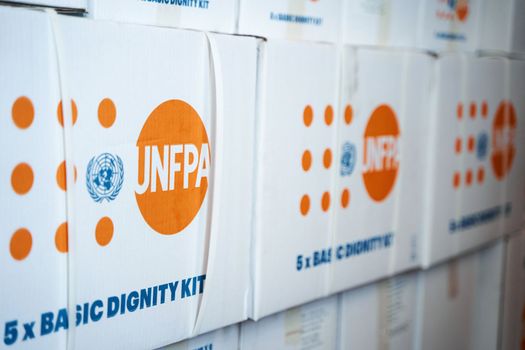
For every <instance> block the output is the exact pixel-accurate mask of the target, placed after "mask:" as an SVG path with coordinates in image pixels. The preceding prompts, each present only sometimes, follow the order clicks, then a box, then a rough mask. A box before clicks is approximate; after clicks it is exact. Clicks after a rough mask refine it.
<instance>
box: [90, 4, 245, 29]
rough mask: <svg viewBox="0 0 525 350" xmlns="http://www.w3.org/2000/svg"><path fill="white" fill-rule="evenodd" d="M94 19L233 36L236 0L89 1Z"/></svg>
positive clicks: (91, 15) (235, 19)
mask: <svg viewBox="0 0 525 350" xmlns="http://www.w3.org/2000/svg"><path fill="white" fill-rule="evenodd" d="M88 2H89V6H88V15H89V16H90V17H92V18H95V19H104V20H113V21H118V22H127V23H141V24H147V25H154V26H163V27H177V28H188V29H197V30H203V31H212V32H221V33H234V32H235V26H236V21H237V10H238V9H237V7H238V3H237V0H164V1H154V0H88Z"/></svg>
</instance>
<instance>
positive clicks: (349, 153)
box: [341, 142, 356, 176]
mask: <svg viewBox="0 0 525 350" xmlns="http://www.w3.org/2000/svg"><path fill="white" fill-rule="evenodd" d="M355 158H356V152H355V146H354V145H353V144H352V143H350V142H345V143H344V144H343V152H342V156H341V176H348V175H350V174H352V172H353V171H354V166H355V161H356V159H355Z"/></svg>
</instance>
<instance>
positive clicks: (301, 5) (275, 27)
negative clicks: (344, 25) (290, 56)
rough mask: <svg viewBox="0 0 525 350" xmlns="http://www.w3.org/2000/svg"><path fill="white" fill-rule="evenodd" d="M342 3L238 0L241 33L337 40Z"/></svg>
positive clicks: (305, 0) (269, 36)
mask: <svg viewBox="0 0 525 350" xmlns="http://www.w3.org/2000/svg"><path fill="white" fill-rule="evenodd" d="M341 6H342V4H341V2H340V1H333V0H328V1H326V0H323V1H317V0H285V1H283V0H265V1H253V0H239V27H238V34H248V35H257V36H262V37H265V38H271V39H290V40H308V41H323V42H337V41H338V40H339V32H340V19H341Z"/></svg>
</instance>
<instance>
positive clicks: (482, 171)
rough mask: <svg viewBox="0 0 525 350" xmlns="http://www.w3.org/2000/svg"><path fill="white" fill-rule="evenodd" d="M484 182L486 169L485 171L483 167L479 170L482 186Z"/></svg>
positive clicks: (479, 180)
mask: <svg viewBox="0 0 525 350" xmlns="http://www.w3.org/2000/svg"><path fill="white" fill-rule="evenodd" d="M483 180H485V169H483V167H479V169H478V182H479V183H480V184H481V183H483Z"/></svg>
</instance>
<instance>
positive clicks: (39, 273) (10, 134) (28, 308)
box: [0, 6, 68, 350]
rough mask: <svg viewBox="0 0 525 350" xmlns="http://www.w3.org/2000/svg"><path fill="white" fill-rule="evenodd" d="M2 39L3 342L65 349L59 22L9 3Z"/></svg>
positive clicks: (1, 18)
mask: <svg viewBox="0 0 525 350" xmlns="http://www.w3.org/2000/svg"><path fill="white" fill-rule="evenodd" d="M0 37H1V38H2V39H1V40H0V52H1V54H0V57H1V62H2V64H0V101H1V102H0V113H1V114H2V115H3V118H0V149H1V150H0V198H1V199H2V201H1V203H0V221H1V222H2V234H0V252H1V253H0V265H1V266H2V268H1V269H0V280H1V281H2V282H1V285H2V287H1V288H0V289H1V292H0V295H1V297H0V329H1V331H0V332H1V335H0V347H1V348H13V349H20V348H24V349H45V348H48V349H64V350H65V349H66V330H65V329H66V328H67V323H65V324H64V316H66V319H67V314H66V309H65V308H66V306H67V259H68V258H67V253H66V252H67V223H66V197H65V192H64V190H63V189H62V188H63V185H64V183H65V168H64V167H63V165H62V164H63V161H64V149H63V131H62V128H61V126H60V124H59V122H58V117H57V109H58V105H59V102H60V87H59V81H58V74H57V66H56V56H55V51H54V49H53V47H52V45H50V42H52V38H53V35H52V30H51V24H50V22H49V20H48V18H47V16H46V15H45V14H44V13H43V12H40V11H29V10H26V9H15V8H11V7H5V6H2V7H0ZM61 186H62V187H61ZM58 316H60V320H61V322H57V317H58ZM64 326H65V327H64Z"/></svg>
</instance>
